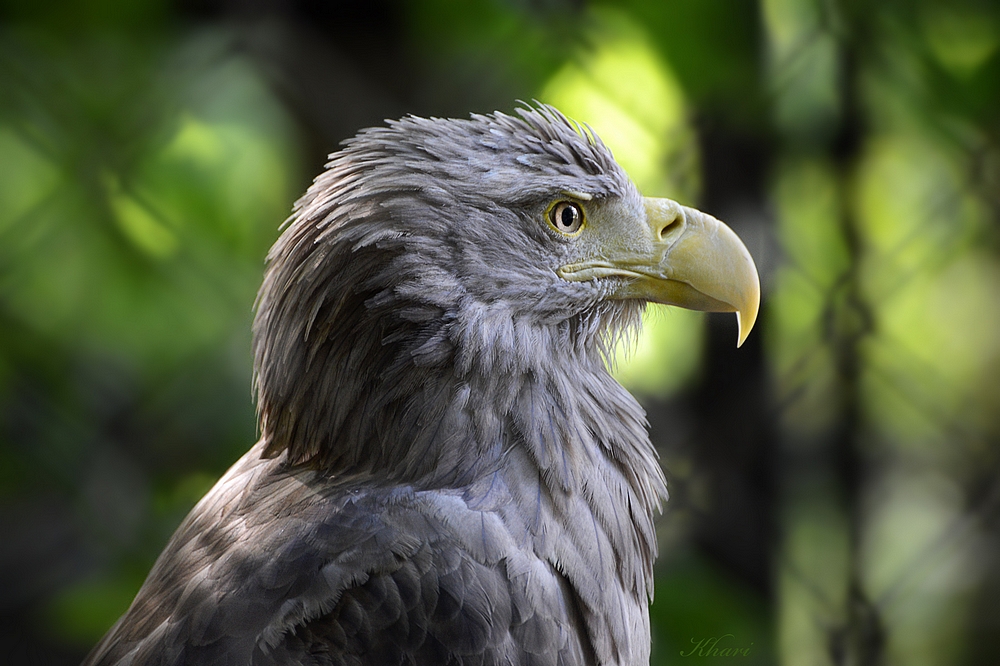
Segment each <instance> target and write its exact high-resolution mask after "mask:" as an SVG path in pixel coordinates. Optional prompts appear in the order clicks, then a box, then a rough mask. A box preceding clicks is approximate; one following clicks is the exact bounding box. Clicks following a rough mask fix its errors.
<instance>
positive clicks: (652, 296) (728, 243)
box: [558, 198, 760, 347]
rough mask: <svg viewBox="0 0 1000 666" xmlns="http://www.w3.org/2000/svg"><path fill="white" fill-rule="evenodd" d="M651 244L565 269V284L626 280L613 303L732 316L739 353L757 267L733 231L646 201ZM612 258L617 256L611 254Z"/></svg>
mask: <svg viewBox="0 0 1000 666" xmlns="http://www.w3.org/2000/svg"><path fill="white" fill-rule="evenodd" d="M645 212H646V223H647V224H648V226H649V234H650V236H649V237H648V240H649V242H648V243H646V242H643V243H641V246H642V249H641V250H638V248H636V247H635V246H633V247H632V248H631V249H630V250H629V251H627V252H622V253H621V254H620V256H611V257H608V256H607V255H605V258H603V259H602V260H600V261H588V262H584V263H578V264H571V265H568V266H563V267H562V268H560V269H559V270H558V273H559V274H560V275H561V276H562V277H563V278H565V279H567V280H572V281H583V280H587V279H594V278H598V277H611V276H616V277H624V278H629V279H627V280H625V281H623V283H622V286H621V287H620V289H619V290H618V291H617V292H616V293H615V297H617V298H639V299H643V300H647V301H653V302H655V303H665V304H667V305H676V306H679V307H682V308H687V309H689V310H703V311H706V312H735V313H736V321H737V324H738V326H739V338H738V340H737V342H736V346H737V347H739V346H740V345H742V344H743V341H744V340H746V338H747V335H749V334H750V329H752V328H753V325H754V322H755V321H756V320H757V309H758V307H759V306H760V280H759V279H758V277H757V267H756V266H754V263H753V259H752V258H751V257H750V253H749V252H748V251H747V249H746V246H744V245H743V243H742V242H741V241H740V239H739V237H738V236H737V235H736V234H735V233H734V232H733V230H732V229H730V228H729V227H727V226H726V225H725V224H723V223H722V222H720V221H719V220H717V219H715V218H714V217H712V216H710V215H706V214H705V213H702V212H700V211H697V210H694V209H693V208H687V207H685V206H681V205H680V204H678V203H677V202H675V201H671V200H670V199H652V198H647V199H646V200H645ZM610 254H612V255H614V254H619V253H615V252H612V253H610Z"/></svg>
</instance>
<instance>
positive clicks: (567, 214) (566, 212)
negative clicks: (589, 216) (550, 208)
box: [559, 206, 576, 227]
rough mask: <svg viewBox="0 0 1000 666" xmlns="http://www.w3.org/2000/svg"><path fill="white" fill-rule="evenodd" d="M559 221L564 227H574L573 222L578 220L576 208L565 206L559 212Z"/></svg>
mask: <svg viewBox="0 0 1000 666" xmlns="http://www.w3.org/2000/svg"><path fill="white" fill-rule="evenodd" d="M559 221H560V222H562V225H563V226H564V227H572V226H573V223H574V222H576V210H574V209H573V207H572V206H565V207H564V208H563V209H562V212H561V213H559Z"/></svg>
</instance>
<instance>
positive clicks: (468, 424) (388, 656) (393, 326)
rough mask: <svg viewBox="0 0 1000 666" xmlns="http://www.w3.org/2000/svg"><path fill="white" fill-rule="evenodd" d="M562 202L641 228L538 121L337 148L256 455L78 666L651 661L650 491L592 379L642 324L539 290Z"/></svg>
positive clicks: (271, 374) (559, 252)
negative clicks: (572, 199)
mask: <svg viewBox="0 0 1000 666" xmlns="http://www.w3.org/2000/svg"><path fill="white" fill-rule="evenodd" d="M564 192H581V193H586V194H588V195H589V196H591V197H592V198H593V199H594V200H595V201H597V202H612V203H614V204H615V205H618V206H621V207H624V208H626V209H636V208H637V207H638V206H641V198H640V197H639V195H638V193H637V192H636V190H635V188H634V186H633V185H632V184H631V182H630V181H629V180H628V178H627V177H626V176H625V174H624V173H623V172H622V171H621V169H620V168H619V167H618V166H617V164H616V163H615V162H614V160H613V158H612V156H611V154H610V152H609V151H608V150H607V148H605V147H604V146H603V144H601V143H600V140H599V139H597V138H596V136H594V135H593V133H591V132H587V131H582V130H581V129H580V128H579V127H578V126H575V125H574V124H572V123H571V122H570V121H568V120H566V119H565V118H564V117H563V116H562V115H561V114H559V113H558V112H557V111H555V110H554V109H552V108H550V107H541V108H537V109H522V110H521V111H520V112H519V116H518V117H511V116H506V115H503V114H499V113H497V114H493V115H490V116H473V117H472V118H471V119H470V120H438V119H430V120H428V119H421V118H414V117H410V118H405V119H403V120H400V121H397V122H392V123H390V124H389V125H388V126H387V127H384V128H378V129H371V130H366V131H364V132H362V133H361V134H359V135H358V136H357V137H356V138H354V139H352V140H350V141H348V142H347V144H346V147H345V148H344V149H343V150H342V151H340V152H338V153H335V154H334V155H333V156H332V159H331V161H330V163H329V164H328V165H327V170H326V171H325V172H324V173H323V174H322V175H320V176H319V177H318V178H317V179H316V181H315V183H314V184H313V186H312V187H311V188H310V189H309V191H308V192H307V193H306V195H305V196H304V197H303V198H302V199H301V200H300V201H299V202H298V204H297V208H296V212H295V214H294V215H293V216H292V217H291V218H290V219H289V221H288V223H287V226H286V228H285V229H284V232H283V234H282V236H281V238H280V239H279V240H278V242H277V243H276V244H275V246H274V248H273V249H272V251H271V253H270V255H269V257H268V269H267V273H266V276H265V279H264V284H263V286H262V288H261V292H260V295H259V298H258V303H257V318H256V321H255V325H254V353H255V371H256V380H255V381H256V389H257V394H258V410H259V418H260V426H261V433H262V436H261V440H260V442H258V444H257V445H256V446H254V447H253V448H252V449H251V450H250V451H249V452H248V453H247V454H246V455H245V456H244V457H243V458H242V459H241V460H240V461H239V462H237V463H236V464H235V465H234V466H233V468H232V469H230V470H229V472H227V473H226V475H225V476H224V477H223V478H222V479H220V481H219V482H218V484H217V485H216V486H215V487H214V488H213V489H212V491H210V492H209V494H208V495H206V497H205V498H203V499H202V500H201V502H199V503H198V505H197V506H196V507H195V508H194V509H193V510H192V511H191V513H190V515H189V516H188V517H187V519H186V520H185V521H184V523H183V524H182V525H181V526H180V528H179V529H178V530H177V533H176V534H175V535H174V537H173V538H172V539H171V541H170V543H169V544H168V546H167V548H166V549H165V550H164V552H163V554H162V555H161V556H160V558H159V560H158V561H157V563H156V565H155V566H154V568H153V570H152V572H151V573H150V575H149V578H148V579H147V581H146V583H145V584H144V585H143V587H142V589H141V591H140V592H139V594H138V596H137V597H136V599H135V601H134V603H133V604H132V606H131V607H130V609H129V610H128V612H127V613H126V614H125V615H124V616H123V617H122V619H121V620H120V621H119V622H118V624H116V625H115V627H113V628H112V629H111V631H110V632H109V633H108V634H107V636H106V637H105V638H104V640H103V641H102V642H101V643H100V644H99V645H98V646H97V647H96V648H95V650H94V651H93V652H92V653H91V655H90V657H89V658H88V661H87V663H88V664H164V665H166V664H448V663H454V664H566V665H569V664H641V663H647V662H648V658H649V619H648V610H647V605H648V598H649V596H650V595H651V594H652V564H653V559H654V557H655V554H656V541H655V534H654V529H653V513H654V510H655V509H657V508H658V506H659V505H660V502H661V501H662V500H663V499H665V497H666V487H665V483H664V479H663V475H662V472H661V470H660V467H659V464H658V462H657V459H656V455H655V452H654V450H653V449H652V447H651V445H650V444H649V440H648V437H647V434H646V422H645V416H644V414H643V412H642V409H641V408H640V407H639V405H638V404H637V403H636V401H635V400H634V399H633V398H632V397H631V396H630V395H629V394H628V393H627V392H626V391H625V390H624V389H623V388H621V386H619V385H618V384H617V383H616V382H615V381H614V380H613V379H612V377H611V376H610V375H609V374H608V371H607V368H606V365H605V361H604V358H605V356H606V354H607V349H608V345H609V344H610V341H611V340H613V339H614V338H615V337H616V336H619V335H621V334H622V332H623V331H624V330H625V329H627V328H628V327H631V326H636V325H638V318H639V314H640V312H641V307H642V304H641V303H639V302H634V301H614V300H609V299H608V298H607V296H608V293H609V291H608V290H609V289H610V287H609V285H607V284H606V283H604V282H602V281H601V280H595V281H592V282H588V283H569V282H565V281H562V280H560V279H559V278H558V277H557V276H556V274H555V272H554V271H555V268H556V267H558V266H560V265H562V264H564V263H566V262H568V261H570V260H572V258H573V252H574V248H573V245H572V244H571V243H567V242H566V241H565V239H562V238H559V237H557V235H556V234H555V233H554V232H553V231H552V230H551V229H549V228H547V227H546V225H545V223H544V210H545V207H546V206H547V205H548V203H549V202H550V201H552V199H553V197H558V196H560V194H561V193H564Z"/></svg>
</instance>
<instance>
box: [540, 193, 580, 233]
mask: <svg viewBox="0 0 1000 666" xmlns="http://www.w3.org/2000/svg"><path fill="white" fill-rule="evenodd" d="M546 218H547V219H548V222H549V225H550V226H551V227H552V228H553V229H555V230H556V231H558V232H559V233H561V234H562V235H564V236H576V235H577V234H579V233H580V230H581V229H583V222H584V214H583V207H582V206H581V205H580V204H578V203H576V202H575V201H566V200H564V199H560V200H559V201H555V202H553V203H552V205H551V206H549V209H548V211H547V213H546Z"/></svg>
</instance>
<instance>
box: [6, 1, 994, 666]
mask: <svg viewBox="0 0 1000 666" xmlns="http://www.w3.org/2000/svg"><path fill="white" fill-rule="evenodd" d="M0 8H2V9H0V12H2V13H0V622H2V629H0V662H2V663H5V664H74V663H77V662H78V661H79V660H80V659H81V658H82V657H83V655H84V654H85V653H86V651H87V650H88V649H89V647H90V646H91V645H92V644H93V643H94V642H95V641H96V640H97V639H98V638H99V637H100V636H101V635H102V634H103V632H104V631H105V630H106V629H107V628H108V627H109V626H110V625H111V624H112V622H113V621H114V620H115V618H116V617H117V616H118V614H119V613H121V612H122V611H123V610H124V609H125V608H126V606H127V605H128V603H129V601H130V599H131V597H132V595H133V594H134V593H135V591H136V590H137V589H138V587H139V585H140V584H141V583H142V580H143V578H144V576H145V574H146V572H147V571H148V569H149V567H150V566H151V564H152V562H153V560H154V559H155V557H156V555H157V554H158V552H159V551H160V549H161V548H162V547H163V545H164V543H165V542H166V540H167V538H168V537H169V535H170V534H171V532H172V531H173V529H174V528H175V527H176V525H177V524H178V522H179V521H180V520H181V518H182V517H183V516H184V514H185V513H186V512H187V511H188V510H189V509H190V507H191V506H193V504H194V502H195V501H196V500H197V499H198V498H199V497H200V496H201V494H202V493H204V492H205V491H206V490H207V489H208V488H209V487H210V486H211V485H212V483H213V482H214V480H215V479H216V478H217V477H218V476H219V475H220V474H221V473H222V472H223V471H224V470H225V469H226V468H227V466H228V465H229V464H231V463H232V462H233V461H234V460H235V459H236V458H238V457H239V456H240V455H241V454H242V452H243V451H244V450H245V449H247V448H248V447H249V446H250V445H251V444H252V443H253V442H254V440H255V434H256V433H255V423H254V408H253V404H252V399H251V393H250V381H251V377H250V367H251V361H250V349H249V342H250V338H249V328H250V321H251V317H252V303H253V299H254V294H255V291H256V288H257V286H258V284H259V281H260V278H261V274H262V268H263V258H264V254H265V252H266V250H267V248H268V247H269V245H270V244H271V243H272V242H273V240H274V239H275V238H276V236H277V233H278V226H279V224H280V223H281V221H282V220H283V219H284V218H285V217H286V216H287V214H288V212H289V210H290V207H291V205H292V202H293V201H294V199H295V198H296V197H297V196H298V195H299V194H300V193H301V192H302V191H303V190H304V189H305V188H306V187H307V186H308V184H309V182H310V179H311V178H312V176H314V175H315V174H317V173H318V172H319V171H320V169H321V168H322V165H323V163H324V160H325V156H326V154H327V153H329V152H330V151H332V150H335V149H336V147H337V145H338V143H339V142H340V141H341V140H343V139H345V138H347V137H350V136H351V135H353V134H354V133H355V132H356V131H357V130H358V129H359V128H362V127H365V126H370V125H375V124H379V123H381V122H382V120H383V119H384V118H392V117H398V116H401V115H403V114H406V113H414V114H418V115H435V116H452V117H466V116H467V114H468V113H470V112H489V111H493V110H495V109H500V110H503V111H506V112H511V111H512V110H513V109H514V108H515V107H516V106H517V102H516V100H532V99H538V100H541V101H545V102H550V103H553V104H555V105H557V106H559V107H560V108H561V109H562V110H563V111H565V112H566V113H567V114H569V115H571V116H573V117H575V118H577V119H579V120H581V121H586V122H587V123H589V124H590V125H591V126H592V127H593V128H594V129H595V130H596V131H597V132H598V133H599V134H600V135H601V136H602V137H603V138H604V140H605V141H606V142H607V143H608V144H609V145H610V146H611V147H612V149H613V150H614V152H615V154H616V156H617V157H618V159H619V161H620V162H621V163H622V164H623V165H624V166H625V167H626V168H627V169H628V171H629V172H630V173H631V174H632V176H633V177H634V179H635V180H636V182H637V183H638V184H639V185H640V187H641V188H642V189H643V190H644V191H645V192H646V193H647V194H652V195H661V196H670V197H673V198H676V199H678V200H679V201H681V202H683V203H685V204H689V205H695V206H698V207H700V208H702V209H704V210H707V211H708V212H710V213H712V214H714V215H716V216H717V217H719V218H721V219H723V220H726V221H727V222H728V223H730V224H731V226H732V227H733V228H734V229H736V230H737V232H738V233H739V234H740V235H741V236H742V237H743V238H744V239H745V241H746V243H747V245H748V246H749V248H750V250H751V252H752V253H753V255H754V257H755V258H756V260H757V265H758V267H759V269H760V273H761V277H762V282H763V307H762V313H761V318H760V320H759V323H758V327H757V329H756V330H755V331H754V333H753V334H752V335H751V337H750V339H749V341H748V342H747V344H746V345H745V346H744V347H743V348H742V349H740V350H738V351H737V350H736V349H735V345H734V342H735V339H736V324H735V321H734V320H733V319H734V318H733V317H731V316H729V315H727V316H722V315H709V316H704V315H699V314H693V313H689V312H684V311H679V310H672V309H656V310H652V309H651V310H650V312H649V314H648V317H647V320H648V321H647V326H646V329H645V332H644V334H643V337H642V338H641V339H640V341H639V344H638V347H637V348H636V349H635V350H634V351H633V352H632V353H631V354H626V353H622V354H621V355H620V360H619V366H618V370H617V372H618V373H619V376H620V377H621V379H622V381H623V382H624V383H626V385H628V386H629V387H630V388H631V389H632V390H633V391H634V392H636V393H637V394H638V395H639V396H641V398H642V400H643V402H644V404H645V405H646V407H647V410H648V412H649V419H650V421H651V424H652V427H653V429H654V438H655V443H656V445H657V446H658V448H659V450H660V452H661V455H662V460H663V463H664V466H665V467H666V469H667V473H668V476H669V480H670V490H671V500H670V502H669V505H668V507H667V510H666V512H665V514H664V516H663V517H662V519H661V520H660V522H659V535H660V546H661V555H660V559H659V562H658V565H657V576H658V579H657V586H656V599H655V603H654V604H653V607H652V619H653V625H654V633H655V640H654V655H653V663H655V664H683V663H689V662H692V661H694V662H695V663H698V661H699V660H703V659H706V658H710V657H708V654H709V652H708V651H704V652H703V653H699V652H698V651H697V649H696V646H697V642H698V641H700V640H702V639H711V638H713V637H714V638H717V639H719V642H718V643H717V644H716V646H717V647H718V648H719V649H720V650H721V649H723V648H740V649H741V650H744V651H745V652H743V653H741V656H739V657H731V658H729V659H728V660H729V661H735V662H737V663H742V664H787V665H799V664H805V665H825V664H857V665H870V664H905V665H908V666H909V665H913V666H924V665H926V666H931V665H939V664H940V665H948V666H955V665H961V664H983V665H987V664H989V665H993V664H997V663H1000V540H998V537H1000V519H998V504H1000V460H998V438H1000V4H998V3H996V2H990V1H987V0H983V1H982V2H979V1H976V0H949V1H948V2H938V1H932V0H910V1H903V0H882V1H880V2H866V1H863V0H756V1H755V0H661V1H650V2H640V1H639V0H633V1H624V2H617V3H615V2H607V3H596V2H594V3H590V2H574V1H561V0H474V1H473V0H469V1H464V2H449V1H448V0H413V1H403V0H399V1H398V2H394V1H391V0H368V1H365V0H356V1H353V2H335V1H330V2H323V1H321V0H249V1H246V2H242V1H238V0H205V1H203V2H199V1H195V0H175V1H172V2H171V1H169V0H143V1H139V0H131V1H130V0H89V1H88V0H78V1H76V2H46V1H38V0H34V1H32V0H14V1H10V0H7V1H5V2H2V3H0ZM692 650H693V651H694V652H693V653H692ZM718 659H721V657H715V658H714V659H712V660H713V661H714V660H718Z"/></svg>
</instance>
